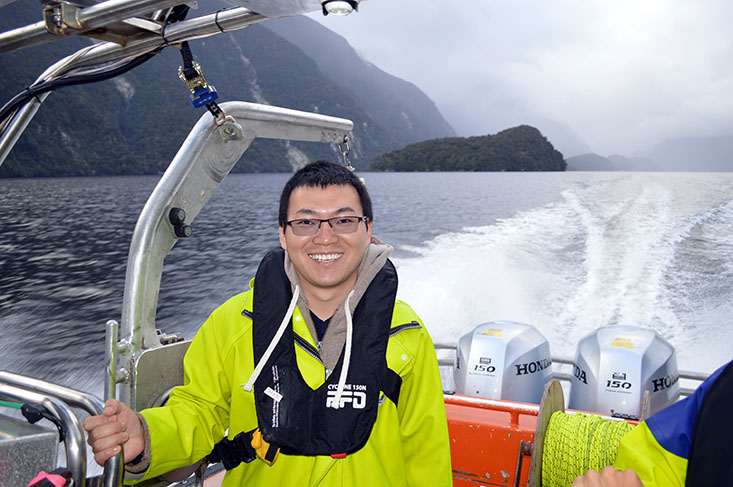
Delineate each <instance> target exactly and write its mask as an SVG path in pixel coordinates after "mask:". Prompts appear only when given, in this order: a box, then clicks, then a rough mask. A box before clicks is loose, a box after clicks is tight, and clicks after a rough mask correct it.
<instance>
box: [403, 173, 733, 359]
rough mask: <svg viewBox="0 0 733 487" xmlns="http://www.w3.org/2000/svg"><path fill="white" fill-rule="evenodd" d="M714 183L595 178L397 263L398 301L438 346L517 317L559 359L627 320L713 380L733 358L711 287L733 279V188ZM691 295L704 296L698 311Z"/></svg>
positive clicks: (720, 302) (725, 299)
mask: <svg viewBox="0 0 733 487" xmlns="http://www.w3.org/2000/svg"><path fill="white" fill-rule="evenodd" d="M713 177H714V175H711V179H710V182H711V184H710V187H711V188H715V191H713V190H710V189H709V188H707V187H699V186H700V185H699V181H697V184H698V186H697V187H694V188H693V187H692V185H691V184H690V183H688V182H687V180H686V179H685V178H683V177H680V175H675V174H672V175H665V174H649V175H643V176H642V175H635V176H634V177H623V176H619V175H614V176H607V175H606V176H603V175H599V181H597V182H595V183H594V184H592V185H589V186H587V187H580V188H573V189H568V190H566V191H564V192H563V194H562V196H563V201H562V202H559V203H556V204H552V205H547V206H544V207H540V208H536V209H533V210H530V211H526V212H522V213H518V214H516V215H515V216H513V217H511V218H509V219H505V220H500V221H498V222H497V223H496V224H494V225H491V226H487V227H480V228H467V229H465V230H464V231H463V232H460V233H451V234H445V235H441V236H440V237H438V238H436V239H434V240H433V241H431V242H427V243H426V244H425V246H424V247H422V248H421V249H420V251H419V257H415V258H406V259H400V260H397V261H396V265H397V267H398V271H399V274H400V290H399V297H400V298H401V299H403V300H405V301H406V302H408V303H409V304H410V305H412V306H413V308H415V310H416V311H417V313H418V314H419V315H420V316H421V317H422V319H423V320H424V322H425V323H426V326H427V327H428V329H429V331H430V333H431V335H432V337H433V340H434V341H439V342H456V341H457V339H458V338H459V337H460V336H462V335H463V334H465V333H467V332H468V331H470V330H471V329H473V328H474V327H475V326H476V325H478V324H480V323H483V322H487V321H497V320H512V321H520V322H526V323H531V324H533V325H535V326H537V328H538V329H540V330H541V331H542V333H543V334H545V336H546V337H547V338H548V340H549V341H550V344H551V349H552V353H553V354H554V355H562V356H572V355H573V354H574V353H575V347H576V344H577V342H578V341H579V340H580V339H581V338H582V337H583V336H585V335H586V334H588V333H590V332H592V331H593V330H595V329H596V328H597V327H599V326H604V325H609V324H630V325H637V326H644V327H649V328H653V329H655V330H657V332H659V334H660V335H662V336H663V337H664V338H665V339H667V340H668V341H669V342H670V343H672V345H674V346H675V347H676V348H677V353H678V361H679V366H680V368H681V369H686V370H691V369H693V370H701V371H704V372H711V371H712V370H714V369H715V368H716V367H718V366H720V365H722V364H723V363H725V362H727V361H728V360H730V359H731V358H733V357H732V354H731V351H730V346H729V345H723V344H724V343H725V344H729V343H730V331H729V328H728V320H729V318H730V316H731V312H732V311H733V308H732V305H731V304H730V303H731V302H732V301H733V298H732V297H731V296H732V293H731V290H730V289H729V288H730V286H728V285H727V284H725V293H726V294H725V296H722V297H721V296H717V297H716V296H713V297H711V296H709V294H710V293H709V292H708V291H707V288H708V287H710V282H709V280H710V279H711V273H712V274H713V275H712V279H724V278H725V275H721V274H720V272H721V271H723V274H725V273H726V272H727V276H729V277H733V250H732V249H731V247H732V246H731V234H733V228H731V225H733V224H732V223H731V221H733V220H732V218H731V213H732V208H733V204H732V203H731V200H730V196H731V192H730V191H721V188H720V186H719V185H714V184H712V182H713V181H714V180H713V179H712V178H713ZM702 179H703V182H704V181H706V180H707V179H706V178H705V177H703V178H702ZM723 189H725V188H723ZM721 198H722V200H721ZM693 233H695V234H702V235H707V234H710V235H709V236H708V237H707V240H708V245H709V246H712V247H713V248H712V249H711V250H710V252H712V254H713V255H714V256H715V262H717V264H718V265H720V268H717V269H707V268H699V267H700V254H699V252H701V250H700V249H699V248H698V247H699V246H698V242H697V241H696V240H695V239H693V237H691V234H693ZM696 238H697V237H696ZM413 250H414V249H413ZM703 264H704V263H703ZM691 270H692V271H694V273H691ZM680 279H682V280H684V286H679V285H678V284H679V281H680ZM725 282H730V281H729V279H727V280H726V281H725ZM721 284H722V281H721ZM721 287H723V286H718V288H721ZM690 295H695V296H699V298H698V299H697V300H696V302H694V303H692V304H690V303H689V299H688V296H690Z"/></svg>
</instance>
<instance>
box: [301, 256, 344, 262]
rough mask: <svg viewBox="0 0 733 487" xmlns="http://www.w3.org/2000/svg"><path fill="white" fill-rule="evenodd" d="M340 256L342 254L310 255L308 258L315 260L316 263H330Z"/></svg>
mask: <svg viewBox="0 0 733 487" xmlns="http://www.w3.org/2000/svg"><path fill="white" fill-rule="evenodd" d="M342 255H344V254H310V255H309V256H308V257H310V258H311V259H313V260H317V261H318V262H331V261H333V260H336V259H338V258H339V257H341V256H342Z"/></svg>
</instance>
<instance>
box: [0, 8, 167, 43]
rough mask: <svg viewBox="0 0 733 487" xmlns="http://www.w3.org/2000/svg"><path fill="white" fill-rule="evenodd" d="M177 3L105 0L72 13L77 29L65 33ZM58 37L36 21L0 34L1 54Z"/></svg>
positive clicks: (44, 24)
mask: <svg viewBox="0 0 733 487" xmlns="http://www.w3.org/2000/svg"><path fill="white" fill-rule="evenodd" d="M180 3H181V2H180V0H107V1H106V2H101V3H98V4H96V5H92V6H91V7H86V8H82V9H79V11H78V12H77V14H76V15H75V23H76V24H77V25H76V26H75V27H76V28H70V29H68V30H67V31H66V32H67V33H68V34H79V33H82V32H84V31H88V30H94V29H97V28H99V27H103V26H105V25H107V24H109V23H110V22H117V21H121V20H125V19H128V18H130V17H135V16H138V15H142V14H146V13H149V12H152V11H154V10H158V9H166V8H170V7H173V6H175V5H178V4H180ZM77 28H78V30H77ZM59 37H60V36H58V35H55V34H51V33H50V32H48V30H47V28H46V23H45V22H43V21H41V22H36V23H35V24H30V25H27V26H25V27H20V28H18V29H13V30H10V31H7V32H4V33H2V34H0V54H3V53H6V52H13V51H17V50H19V49H23V48H26V47H31V46H37V45H40V44H45V43H46V42H49V41H52V40H54V39H58V38H59Z"/></svg>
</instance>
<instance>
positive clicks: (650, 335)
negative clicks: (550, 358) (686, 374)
mask: <svg viewBox="0 0 733 487" xmlns="http://www.w3.org/2000/svg"><path fill="white" fill-rule="evenodd" d="M678 380H679V373H678V372H677V356H676V355H675V350H674V347H673V346H672V345H670V344H669V343H668V342H667V341H666V340H665V339H664V338H662V337H661V336H659V335H658V334H657V332H655V331H654V330H651V329H647V328H640V327H637V326H625V325H611V326H604V327H601V328H599V329H597V330H596V331H594V332H593V333H591V334H590V335H588V336H586V337H585V338H583V339H582V340H581V341H580V343H579V344H578V350H577V352H576V354H575V363H574V365H573V377H572V378H571V381H570V383H571V388H570V399H569V402H568V407H569V408H571V409H580V410H584V411H593V412H597V413H602V414H608V415H610V416H614V417H619V418H627V419H640V418H641V413H642V405H643V401H644V391H649V406H650V408H649V409H650V414H654V413H656V412H657V411H659V410H661V409H663V408H664V407H665V406H667V405H669V404H671V403H673V402H675V401H676V400H677V399H678V398H679V395H680V385H679V382H678Z"/></svg>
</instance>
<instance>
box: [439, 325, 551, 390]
mask: <svg viewBox="0 0 733 487" xmlns="http://www.w3.org/2000/svg"><path fill="white" fill-rule="evenodd" d="M551 377H552V358H551V357H550V344H549V343H548V342H547V339H546V338H545V337H544V336H542V334H541V333H540V332H539V331H537V329H536V328H535V327H534V326H532V325H527V324H524V323H515V322H512V321H494V322H491V323H483V324H481V325H479V326H477V327H476V328H475V329H474V330H473V331H472V332H471V333H468V334H466V335H464V336H463V337H461V339H460V341H459V342H458V349H457V350H456V364H455V369H454V372H453V378H454V382H455V390H456V392H457V393H458V394H465V395H468V396H479V397H486V398H490V399H505V400H511V401H519V402H530V403H537V404H538V403H539V402H540V400H541V399H542V393H543V391H544V390H545V384H546V383H547V382H548V381H549V380H550V378H551Z"/></svg>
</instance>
